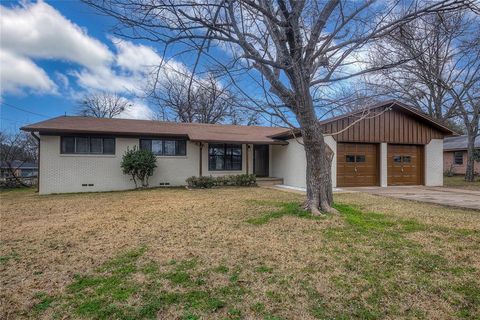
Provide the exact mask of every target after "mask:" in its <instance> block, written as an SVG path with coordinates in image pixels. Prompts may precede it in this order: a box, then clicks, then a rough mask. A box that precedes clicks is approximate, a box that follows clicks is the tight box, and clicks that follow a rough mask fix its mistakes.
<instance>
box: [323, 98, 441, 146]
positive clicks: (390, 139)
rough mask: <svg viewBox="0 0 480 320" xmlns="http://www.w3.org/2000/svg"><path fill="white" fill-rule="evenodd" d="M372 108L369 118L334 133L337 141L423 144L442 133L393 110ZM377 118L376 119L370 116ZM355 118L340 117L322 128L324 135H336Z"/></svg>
mask: <svg viewBox="0 0 480 320" xmlns="http://www.w3.org/2000/svg"><path fill="white" fill-rule="evenodd" d="M382 111H383V108H381V107H380V108H377V109H373V110H372V111H371V113H370V115H369V116H367V117H366V118H365V119H362V120H361V121H359V122H357V123H356V124H354V125H353V126H351V127H350V128H348V129H347V130H345V131H343V132H341V133H339V134H334V135H333V138H334V139H335V140H336V141H337V142H364V143H380V142H386V143H398V144H427V143H429V142H430V140H432V139H442V138H443V136H444V134H443V133H442V132H441V131H439V130H437V129H435V128H432V127H431V126H429V125H428V124H427V123H425V122H423V121H421V120H419V119H417V118H414V117H412V116H410V115H408V114H405V113H403V112H400V111H397V110H395V109H393V110H389V111H385V112H382ZM374 115H377V116H374ZM357 117H358V116H350V117H348V118H341V119H338V120H336V121H333V122H329V123H326V124H324V125H322V130H323V132H324V133H327V134H328V133H336V132H339V131H341V130H343V129H345V128H347V127H348V126H349V125H351V124H352V123H353V122H354V121H356V120H357V119H358V118H357Z"/></svg>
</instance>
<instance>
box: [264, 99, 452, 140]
mask: <svg viewBox="0 0 480 320" xmlns="http://www.w3.org/2000/svg"><path fill="white" fill-rule="evenodd" d="M378 108H383V109H386V108H390V109H392V110H398V111H400V112H402V113H405V114H408V115H410V116H412V117H414V118H416V119H418V120H420V121H422V122H424V123H426V124H428V125H429V126H430V127H433V128H435V129H437V130H438V131H440V132H442V133H443V134H445V135H456V134H457V133H456V132H454V131H453V130H451V129H450V128H448V127H447V126H446V125H444V124H442V123H441V122H439V121H437V120H435V119H433V118H432V117H430V116H429V115H427V114H425V113H423V112H422V111H419V110H418V109H416V108H414V107H411V106H408V105H406V104H404V103H402V102H400V101H398V100H394V99H393V100H387V101H382V102H379V103H375V104H372V105H370V106H366V107H364V108H361V109H359V110H355V111H352V112H348V113H345V114H342V115H339V116H336V117H332V118H329V119H325V120H321V121H320V125H322V126H324V125H327V124H330V123H333V122H335V121H338V120H341V119H346V118H355V120H356V119H358V116H359V115H360V116H361V115H362V113H368V112H369V111H373V110H375V109H378ZM293 135H295V136H300V135H301V132H300V130H299V129H290V130H288V131H287V132H282V133H279V134H277V135H274V136H272V138H277V139H285V138H290V137H292V136H293Z"/></svg>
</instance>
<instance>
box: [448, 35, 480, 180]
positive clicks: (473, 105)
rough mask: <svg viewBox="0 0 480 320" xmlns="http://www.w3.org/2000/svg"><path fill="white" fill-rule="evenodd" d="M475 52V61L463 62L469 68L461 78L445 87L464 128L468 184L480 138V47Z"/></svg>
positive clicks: (473, 171)
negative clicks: (477, 140)
mask: <svg viewBox="0 0 480 320" xmlns="http://www.w3.org/2000/svg"><path fill="white" fill-rule="evenodd" d="M477 45H478V43H477ZM476 50H478V51H477V53H476V57H475V60H468V61H466V62H464V63H465V64H466V65H468V66H469V67H468V68H467V69H466V70H463V71H462V74H463V75H462V77H460V78H459V79H458V80H457V81H455V83H453V85H451V86H449V87H447V88H448V92H449V93H450V94H451V95H452V97H453V98H454V99H455V104H456V108H457V109H458V114H459V117H460V118H461V119H462V121H463V124H464V125H465V128H466V133H467V167H466V171H465V181H468V182H472V181H474V178H475V167H474V160H475V158H476V156H475V152H476V151H475V140H476V139H477V137H479V136H480V130H479V129H480V62H479V59H480V45H479V46H477V49H476ZM471 58H472V57H471Z"/></svg>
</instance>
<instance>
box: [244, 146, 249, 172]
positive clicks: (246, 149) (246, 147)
mask: <svg viewBox="0 0 480 320" xmlns="http://www.w3.org/2000/svg"><path fill="white" fill-rule="evenodd" d="M249 148H250V145H249V144H248V143H247V144H246V146H245V151H246V156H247V161H246V165H247V174H248V149H249Z"/></svg>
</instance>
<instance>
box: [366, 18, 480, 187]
mask: <svg viewBox="0 0 480 320" xmlns="http://www.w3.org/2000/svg"><path fill="white" fill-rule="evenodd" d="M373 51H374V52H375V54H374V55H373V57H374V59H373V64H374V65H383V64H385V63H388V62H391V61H398V60H399V59H403V60H405V61H407V62H406V63H404V64H401V65H399V66H396V67H395V68H393V69H391V70H388V71H383V72H380V73H379V74H378V78H375V77H373V78H372V79H373V80H374V81H373V86H372V89H374V90H375V89H376V90H377V91H380V92H383V93H384V94H387V95H390V96H394V97H396V98H399V99H401V100H404V101H407V102H408V103H410V104H412V105H415V106H417V108H419V109H421V110H423V111H425V112H427V113H428V114H430V116H432V117H433V118H436V119H438V120H440V121H442V122H445V123H448V122H452V121H453V120H455V119H454V118H459V119H461V122H462V123H463V125H464V126H465V131H466V133H467V135H468V142H469V143H468V144H469V146H468V150H469V151H468V154H469V158H470V157H471V155H473V152H474V141H475V137H476V136H478V134H479V133H478V129H479V124H478V122H479V111H480V110H479V109H480V106H479V91H478V90H479V86H480V84H479V83H480V16H478V15H473V14H468V13H466V12H463V11H460V12H453V13H452V12H448V13H435V14H431V15H426V16H423V17H421V18H419V19H417V20H415V21H412V22H410V23H408V24H406V25H404V26H402V27H401V28H400V29H399V30H397V31H396V32H394V33H392V34H390V35H389V36H387V37H385V38H384V39H383V40H382V41H380V42H377V44H376V46H375V47H374V50H373ZM473 174H474V168H473V160H470V161H468V162H467V172H466V176H465V179H466V180H467V181H473Z"/></svg>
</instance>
